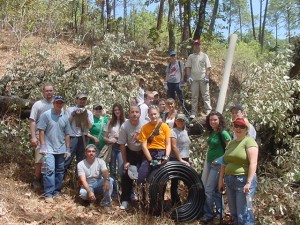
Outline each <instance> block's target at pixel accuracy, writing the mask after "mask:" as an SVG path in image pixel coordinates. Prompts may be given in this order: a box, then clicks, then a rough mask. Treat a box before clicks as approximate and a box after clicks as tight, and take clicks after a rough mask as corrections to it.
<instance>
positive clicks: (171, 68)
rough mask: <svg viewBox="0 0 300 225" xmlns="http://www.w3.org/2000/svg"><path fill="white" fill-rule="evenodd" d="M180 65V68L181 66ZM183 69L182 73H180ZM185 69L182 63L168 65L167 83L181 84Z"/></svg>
mask: <svg viewBox="0 0 300 225" xmlns="http://www.w3.org/2000/svg"><path fill="white" fill-rule="evenodd" d="M179 63H180V66H179ZM180 69H181V71H180ZM183 69H184V65H183V63H182V62H180V61H178V60H176V62H174V63H171V64H168V66H167V68H166V74H167V82H169V83H179V82H180V80H181V73H182V70H183Z"/></svg>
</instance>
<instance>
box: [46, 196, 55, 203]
mask: <svg viewBox="0 0 300 225" xmlns="http://www.w3.org/2000/svg"><path fill="white" fill-rule="evenodd" d="M45 202H46V203H54V200H53V198H52V197H48V198H45Z"/></svg>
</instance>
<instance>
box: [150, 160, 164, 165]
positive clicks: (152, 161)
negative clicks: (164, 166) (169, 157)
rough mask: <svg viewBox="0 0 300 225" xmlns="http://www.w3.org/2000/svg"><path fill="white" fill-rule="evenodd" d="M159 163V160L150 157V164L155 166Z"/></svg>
mask: <svg viewBox="0 0 300 225" xmlns="http://www.w3.org/2000/svg"><path fill="white" fill-rule="evenodd" d="M160 164H161V161H160V160H157V159H152V160H151V161H150V166H157V165H160Z"/></svg>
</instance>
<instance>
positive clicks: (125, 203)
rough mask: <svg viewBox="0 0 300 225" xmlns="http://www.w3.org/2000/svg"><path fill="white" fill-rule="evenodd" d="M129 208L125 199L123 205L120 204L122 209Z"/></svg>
mask: <svg viewBox="0 0 300 225" xmlns="http://www.w3.org/2000/svg"><path fill="white" fill-rule="evenodd" d="M127 208H128V202H127V201H123V202H122V204H121V206H120V209H123V210H124V209H127Z"/></svg>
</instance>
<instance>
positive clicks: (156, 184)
mask: <svg viewBox="0 0 300 225" xmlns="http://www.w3.org/2000/svg"><path fill="white" fill-rule="evenodd" d="M173 178H177V179H179V180H181V181H183V182H184V184H185V185H186V186H187V187H188V196H187V200H186V202H185V203H184V204H182V205H180V206H179V207H177V208H172V209H171V214H170V216H171V219H173V220H175V221H177V222H189V221H193V220H195V219H197V218H199V216H200V214H201V213H202V209H203V206H204V202H205V191H204V186H203V183H202V181H201V178H200V176H199V175H198V174H197V172H196V171H195V170H194V169H193V168H191V167H189V166H186V165H185V164H183V163H181V162H178V161H171V162H167V163H166V164H165V165H164V166H162V167H161V168H159V169H157V170H155V171H153V172H152V173H151V174H150V176H149V177H148V183H149V197H150V208H151V209H152V210H153V211H154V212H162V211H163V207H164V194H165V190H166V185H167V182H168V181H169V180H171V179H173Z"/></svg>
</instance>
